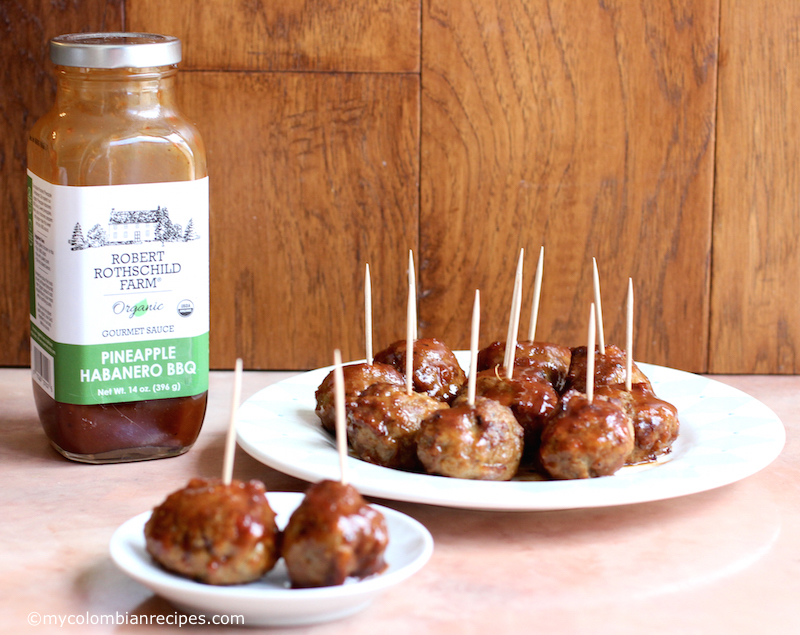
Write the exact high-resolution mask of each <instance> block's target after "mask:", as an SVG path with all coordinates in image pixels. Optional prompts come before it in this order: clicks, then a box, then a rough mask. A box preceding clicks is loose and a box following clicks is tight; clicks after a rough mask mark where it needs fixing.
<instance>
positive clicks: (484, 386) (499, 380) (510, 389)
mask: <svg viewBox="0 0 800 635" xmlns="http://www.w3.org/2000/svg"><path fill="white" fill-rule="evenodd" d="M475 394H476V396H481V397H486V398H488V399H492V400H494V401H497V402H498V403H500V404H502V405H504V406H507V407H508V408H510V409H511V412H512V413H514V418H515V419H516V420H517V422H518V423H519V424H520V425H521V426H522V430H523V431H524V446H525V447H524V452H523V457H524V459H525V461H526V462H528V460H529V459H530V460H531V461H533V462H536V459H537V458H538V456H539V442H540V440H541V437H542V429H543V428H544V426H545V425H546V424H547V422H548V421H549V420H550V418H551V417H552V416H553V415H554V414H555V413H556V411H557V409H558V406H559V400H558V395H557V394H556V391H555V388H553V386H552V385H551V384H550V383H548V382H546V381H545V380H544V379H542V377H541V375H540V373H539V372H538V371H536V370H535V369H532V368H530V367H523V368H518V369H515V371H514V376H513V377H512V378H511V379H507V378H506V376H505V375H501V374H499V372H498V369H497V368H496V367H495V368H493V369H491V370H483V371H480V372H479V373H478V374H477V375H476V376H475ZM466 401H467V388H466V387H464V388H462V390H461V392H460V393H459V395H458V397H457V398H456V400H455V401H454V402H453V405H459V404H462V403H466Z"/></svg>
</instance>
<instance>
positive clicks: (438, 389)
mask: <svg viewBox="0 0 800 635" xmlns="http://www.w3.org/2000/svg"><path fill="white" fill-rule="evenodd" d="M375 361H376V362H382V363H384V364H389V365H390V366H394V367H395V368H396V369H397V370H398V371H399V372H401V373H402V374H403V376H405V372H406V341H405V340H400V341H397V342H394V343H393V344H391V345H390V346H388V347H387V348H385V349H383V350H382V351H380V352H378V353H376V354H375ZM413 375H414V376H413V386H414V390H415V391H416V392H421V393H424V394H426V395H428V396H429V397H433V398H434V399H438V400H439V401H444V402H446V403H448V404H449V403H451V402H452V401H453V399H455V398H456V394H458V390H459V389H460V388H461V386H462V385H463V384H464V382H465V381H466V380H467V377H466V375H465V374H464V371H463V369H462V368H461V366H459V364H458V360H457V359H456V356H455V354H454V353H453V351H451V350H450V349H449V348H448V347H447V346H446V345H445V344H443V343H442V342H440V341H439V340H437V339H435V338H426V339H421V340H415V342H414V359H413Z"/></svg>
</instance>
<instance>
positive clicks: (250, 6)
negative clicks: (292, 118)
mask: <svg viewBox="0 0 800 635" xmlns="http://www.w3.org/2000/svg"><path fill="white" fill-rule="evenodd" d="M126 6H127V9H128V10H127V19H128V28H130V29H131V30H146V31H155V32H157V33H169V34H171V35H175V36H178V37H180V38H181V40H182V41H183V42H185V44H186V46H185V68H187V69H215V70H219V69H224V70H269V71H339V72H398V73H402V72H417V71H418V70H419V47H420V33H419V22H420V7H419V2H418V0H342V1H340V2H339V1H336V2H332V1H331V0H283V1H281V2H237V3H231V2H228V1H227V0H205V1H203V2H192V1H189V0H183V1H180V0H179V1H177V2H164V1H163V0H130V1H129V2H128V3H127V5H126Z"/></svg>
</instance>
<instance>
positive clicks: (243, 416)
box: [236, 351, 786, 511]
mask: <svg viewBox="0 0 800 635" xmlns="http://www.w3.org/2000/svg"><path fill="white" fill-rule="evenodd" d="M455 353H456V356H457V357H458V358H459V362H460V363H462V365H463V364H464V363H465V361H468V355H469V352H468V351H455ZM363 361H364V360H356V361H353V362H348V364H356V363H360V362H363ZM637 365H638V366H639V367H640V368H641V369H642V371H643V372H645V374H647V375H648V376H650V375H655V377H654V378H653V384H654V388H655V389H656V392H657V394H658V392H659V391H658V388H659V384H661V385H666V384H668V383H672V382H675V381H683V382H686V381H688V382H692V383H693V384H699V385H700V386H701V388H702V390H714V391H717V392H719V391H722V392H723V393H727V394H729V395H736V396H737V397H738V398H739V399H740V400H743V402H744V403H746V404H748V405H750V406H751V407H752V406H755V407H756V408H757V409H758V410H760V411H761V417H762V418H763V419H764V422H762V424H761V425H764V423H766V424H767V425H768V426H769V432H770V435H769V438H767V441H768V442H769V444H770V447H769V449H768V451H766V452H761V453H758V455H757V456H758V458H753V459H752V460H749V461H748V460H744V463H745V465H746V469H739V470H733V469H731V470H730V471H728V472H725V471H724V470H723V471H722V472H721V474H716V478H714V479H710V480H706V481H705V482H697V483H694V484H687V483H683V484H682V486H681V487H679V488H678V490H677V491H670V488H669V487H667V488H664V487H663V482H661V481H660V480H658V479H656V485H657V486H659V485H662V486H661V487H657V488H656V489H655V490H654V491H644V492H643V491H635V490H631V491H633V492H634V495H630V492H629V495H627V496H625V495H616V496H612V495H610V494H609V493H610V492H614V491H619V490H621V489H622V488H621V487H619V486H618V485H622V484H621V483H620V481H621V480H623V479H634V478H635V479H637V481H638V480H641V479H642V478H644V480H645V481H652V480H653V478H652V477H648V476H647V472H649V471H655V470H656V469H658V470H661V469H663V468H667V469H666V470H665V471H666V472H667V473H668V474H669V472H671V471H672V468H669V467H667V466H669V464H670V463H673V462H676V461H680V460H681V456H679V454H680V453H681V452H682V453H683V454H686V453H694V452H696V451H697V450H698V449H699V450H702V449H703V446H692V445H689V446H688V448H687V447H685V446H686V444H687V443H689V444H690V443H691V435H692V434H696V433H698V430H699V429H698V428H696V427H694V426H688V427H686V426H685V425H684V421H683V420H682V421H681V425H682V427H684V428H685V429H684V430H683V432H682V435H683V436H679V437H678V441H677V442H676V454H675V455H670V456H668V457H666V460H663V461H660V462H657V464H656V465H648V466H643V467H637V466H633V467H626V468H623V470H621V471H620V472H617V474H615V475H613V476H608V477H601V478H594V479H584V480H568V481H556V480H546V481H528V482H527V483H528V484H531V485H534V486H538V487H539V489H543V490H545V491H544V492H541V491H540V492H534V494H536V496H538V497H539V499H540V500H539V501H538V502H537V501H536V500H533V501H531V500H529V499H530V497H531V495H532V493H531V492H529V491H527V490H529V489H530V485H528V486H527V487H525V489H524V490H523V492H522V494H523V500H518V499H516V500H508V499H507V498H506V497H505V496H497V495H494V494H501V493H505V494H507V493H509V491H510V490H511V489H512V488H513V489H519V488H520V487H523V486H521V485H514V486H512V485H511V484H514V483H517V484H519V483H526V482H524V481H519V480H516V481H510V482H508V481H506V482H490V481H467V480H462V479H450V478H447V477H443V476H435V475H429V474H416V473H409V472H402V471H400V470H394V469H391V468H385V467H381V466H377V465H372V464H369V463H366V462H364V461H361V460H359V459H357V458H355V457H352V456H350V457H348V470H349V479H350V481H351V482H352V483H353V485H354V486H355V487H357V488H358V489H359V491H361V493H362V494H364V495H368V496H374V497H378V498H383V499H388V500H395V501H403V502H412V503H423V504H428V505H438V506H444V507H455V508H461V509H474V510H487V511H547V510H559V509H576V508H590V507H608V506H615V505H627V504H635V503H642V502H650V501H656V500H664V499H668V498H676V497H680V496H687V495H690V494H695V493H699V492H703V491H708V490H711V489H715V488H717V487H722V486H724V485H729V484H731V483H733V482H736V481H739V480H741V479H743V478H746V477H748V476H751V475H752V474H755V473H756V472H758V471H760V470H762V469H764V468H765V467H766V466H767V465H769V464H770V463H772V461H774V460H775V458H777V457H778V456H779V454H780V453H781V451H782V449H783V447H784V445H785V440H786V432H785V427H784V426H783V423H782V422H781V420H780V419H779V418H778V416H777V415H776V414H775V413H774V412H773V411H772V410H771V409H770V408H769V407H768V406H766V405H765V404H764V403H762V402H761V401H759V400H757V399H755V398H754V397H752V396H751V395H749V394H747V393H745V392H744V391H741V390H739V389H738V388H734V387H733V386H729V385H727V384H724V383H722V382H719V381H716V380H714V379H712V378H710V377H706V376H703V375H697V374H694V373H689V372H687V371H682V370H678V369H673V368H669V367H666V366H658V365H655V364H648V363H644V362H637ZM332 369H333V366H326V367H322V368H317V369H313V370H311V371H306V372H304V373H299V374H298V375H295V376H293V377H290V378H288V379H284V380H282V381H279V382H276V383H274V384H270V385H268V386H266V387H264V388H262V389H261V390H259V391H258V392H256V393H255V394H254V395H252V396H251V397H250V398H248V399H247V400H246V401H245V402H244V403H243V404H242V406H241V407H240V410H239V415H238V416H237V427H236V432H237V442H238V443H239V445H240V446H241V447H242V449H244V450H245V452H247V453H248V454H249V455H251V456H252V457H253V458H255V459H256V460H258V461H259V462H261V463H263V464H265V465H267V466H268V467H271V468H273V469H276V470H278V471H280V472H283V473H285V474H288V475H290V476H293V477H296V478H299V479H302V480H305V481H309V482H314V481H316V480H320V479H322V478H336V476H335V475H334V474H332V473H331V471H330V469H327V468H322V469H321V468H319V467H315V466H314V465H310V466H309V465H300V464H297V463H296V462H294V461H293V460H291V459H286V458H285V457H282V456H280V455H276V454H275V453H270V452H265V451H264V449H263V448H261V447H259V445H258V444H257V443H255V442H254V441H253V439H252V435H251V434H249V429H248V426H253V425H256V422H254V421H253V420H252V419H253V416H254V413H253V410H255V411H256V412H257V411H258V409H259V408H262V407H263V406H262V405H261V402H262V401H264V399H265V397H267V396H268V395H269V393H271V392H274V391H280V390H282V389H284V388H285V387H286V386H291V385H295V384H298V382H299V383H303V381H304V380H306V381H308V380H309V379H311V378H316V377H319V381H321V379H322V378H323V377H324V376H325V375H326V374H327V373H329V372H330V371H331V370H332ZM315 381H316V379H315ZM315 388H316V386H314V388H313V389H312V390H311V391H310V392H311V394H310V401H311V404H314V403H315V400H314V397H313V390H314V389H315ZM702 390H700V389H699V388H698V391H699V392H702ZM699 392H698V394H699ZM306 405H308V404H306ZM312 410H313V407H312ZM273 414H274V413H273ZM679 415H680V410H679ZM314 419H315V423H316V424H317V427H318V428H319V434H320V435H325V436H326V438H327V445H328V446H329V448H326V451H328V452H335V447H334V444H333V441H332V438H331V437H330V435H327V433H325V432H324V431H323V430H322V428H321V426H319V420H318V418H316V415H315V416H314ZM295 423H296V422H295ZM301 423H303V425H305V423H306V422H301ZM686 425H688V424H686ZM723 436H724V435H723ZM681 448H683V450H681ZM336 465H337V466H338V461H337V462H336ZM673 467H674V466H673ZM384 470H389V471H390V472H392V473H393V474H394V475H397V477H398V479H400V480H401V481H406V482H407V483H408V486H409V487H413V486H415V485H416V486H417V487H419V489H418V490H417V491H409V490H408V489H407V488H406V487H403V486H402V485H401V486H399V487H396V486H395V485H396V483H395V484H394V485H390V486H389V487H387V486H386V483H385V482H383V481H382V479H381V478H377V479H376V477H378V476H379V475H381V474H382V471H384ZM360 472H361V473H362V474H360ZM640 475H645V476H644V477H642V476H640ZM420 479H421V482H419V481H420ZM608 479H614V482H615V483H616V485H612V486H609V481H608ZM376 480H377V482H378V483H379V484H378V485H376V484H375V483H376ZM395 480H397V479H395ZM437 482H438V483H443V484H444V483H452V482H460V483H469V484H470V487H471V488H472V489H473V491H474V492H485V493H486V494H485V495H484V496H481V497H479V500H471V499H470V498H468V496H467V495H466V493H464V492H462V493H461V495H460V496H453V495H452V494H450V495H438V494H437V493H436V488H435V487H426V485H431V486H433V485H435V483H437ZM576 484H577V485H576ZM444 487H445V489H446V490H448V491H449V490H452V489H454V488H452V487H448V485H445V486H444ZM464 487H466V486H464ZM464 487H462V488H461V489H463V488H464ZM504 487H505V489H503V488H504ZM576 487H577V488H579V489H581V490H585V491H586V493H587V495H588V499H587V495H584V496H583V500H580V501H579V502H577V503H576V502H575V501H574V500H572V499H574V498H576V497H575V496H569V494H570V493H571V491H572V490H575V489H576ZM456 489H457V488H456ZM639 490H641V488H639ZM517 493H518V494H519V492H517ZM604 493H605V494H606V495H605V496H603V495H602V494H604ZM598 494H600V495H599V496H598ZM564 495H567V496H566V500H563V501H559V500H558V499H559V497H560V496H564ZM550 499H554V500H550Z"/></svg>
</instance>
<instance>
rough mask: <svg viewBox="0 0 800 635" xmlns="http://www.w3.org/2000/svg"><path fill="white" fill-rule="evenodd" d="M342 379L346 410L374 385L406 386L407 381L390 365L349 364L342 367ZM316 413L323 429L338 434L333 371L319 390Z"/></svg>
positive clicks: (323, 381)
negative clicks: (365, 390)
mask: <svg viewBox="0 0 800 635" xmlns="http://www.w3.org/2000/svg"><path fill="white" fill-rule="evenodd" d="M342 379H343V380H344V401H345V408H347V406H349V405H350V404H351V403H352V402H353V400H354V399H355V398H356V397H358V395H360V394H361V392H362V391H363V390H364V389H365V388H367V387H368V386H371V385H372V384H375V383H378V382H383V383H386V384H394V385H396V386H405V379H404V377H403V375H402V374H400V373H399V372H398V371H397V370H396V369H395V368H393V367H392V366H389V365H388V364H380V363H375V364H366V363H360V364H348V365H347V366H342ZM315 396H316V398H317V407H316V413H317V416H318V417H319V418H320V421H322V427H323V428H324V429H325V430H327V431H328V432H331V433H333V434H336V410H335V407H334V405H335V404H334V392H333V371H331V372H330V373H328V375H327V376H326V377H325V379H323V380H322V383H321V384H320V385H319V388H317V392H316V393H315Z"/></svg>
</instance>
